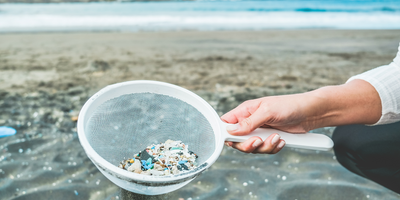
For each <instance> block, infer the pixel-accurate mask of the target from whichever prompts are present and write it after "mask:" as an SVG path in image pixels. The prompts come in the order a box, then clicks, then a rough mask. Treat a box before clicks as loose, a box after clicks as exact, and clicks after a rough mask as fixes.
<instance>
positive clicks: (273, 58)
mask: <svg viewBox="0 0 400 200" xmlns="http://www.w3.org/2000/svg"><path fill="white" fill-rule="evenodd" d="M399 36H400V30H389V31H388V30H384V31H383V30H269V31H220V32H219V31H213V32H197V31H186V32H137V33H107V32H105V33H35V34H28V33H26V34H0V111H1V113H0V126H2V125H7V126H12V127H15V128H17V130H18V133H17V135H15V136H11V137H8V138H0V149H1V150H2V151H1V152H0V189H1V190H2V192H1V193H0V199H11V198H13V199H51V198H57V199H71V198H73V199H89V198H91V199H117V196H118V198H119V199H122V198H124V199H129V198H131V199H138V198H139V197H138V196H137V195H135V194H131V193H128V192H126V191H123V190H121V191H120V190H119V189H118V187H116V186H115V185H114V184H112V183H111V182H109V181H108V180H107V179H105V178H104V177H103V176H102V175H101V174H100V173H99V172H98V171H97V169H96V168H95V167H94V166H93V164H92V163H91V162H90V161H89V159H88V158H87V157H86V155H85V153H84V152H83V150H82V148H81V147H80V144H79V141H78V139H77V137H76V129H75V122H73V121H72V120H71V118H70V117H74V116H76V115H77V114H78V111H79V110H80V108H81V106H82V105H83V103H84V102H85V101H86V99H87V98H88V97H89V96H90V95H92V94H93V93H94V92H96V91H97V90H99V89H100V88H102V87H104V86H106V85H108V84H112V83H117V82H122V81H128V80H140V79H149V80H158V81H165V82H169V83H173V84H177V85H179V86H182V87H185V88H187V89H190V90H192V91H194V92H196V93H198V94H199V95H200V96H202V97H203V98H204V99H206V100H207V101H208V102H209V103H210V104H211V105H212V106H214V108H215V109H216V110H217V111H218V113H219V114H222V113H224V112H227V111H228V110H230V109H232V108H233V107H235V106H237V105H238V104H239V103H240V102H242V101H244V100H247V99H251V98H257V97H261V96H266V95H277V94H290V93H297V92H305V91H309V90H313V89H316V88H319V87H322V86H325V85H331V84H342V83H344V82H345V81H346V80H347V79H348V78H349V77H350V76H352V75H355V74H358V73H360V72H363V71H366V70H368V69H372V68H374V67H377V66H380V65H384V64H388V63H390V62H391V61H392V59H393V58H394V56H395V54H396V52H397V47H398V43H399ZM318 131H320V132H324V131H325V133H327V134H330V133H331V131H332V129H321V130H318ZM21 151H22V152H21ZM283 177H285V178H283ZM266 180H268V181H266ZM244 182H246V183H247V184H248V185H249V186H243V183H244ZM3 191H4V192H3ZM180 197H182V198H185V199H188V198H189V197H191V198H193V199H196V197H199V199H213V198H214V199H215V198H217V199H249V198H255V199H295V198H298V199H319V200H320V199H355V198H358V199H384V197H385V198H389V199H393V198H399V196H398V195H397V194H394V193H393V192H391V191H389V190H387V189H385V188H383V187H381V186H379V185H377V184H375V183H373V182H370V181H368V180H365V179H363V178H361V177H358V176H356V175H354V174H352V173H350V172H348V171H347V170H345V169H344V168H342V167H341V166H340V165H339V164H338V163H337V161H336V160H335V159H334V158H333V152H309V151H292V150H290V149H286V150H283V151H282V152H280V153H279V154H278V155H274V156H268V155H263V156H261V155H245V154H242V153H240V152H236V151H234V150H232V149H224V151H223V154H222V155H221V157H220V158H219V160H218V161H217V162H216V163H215V164H214V165H213V166H212V167H211V168H210V169H209V170H207V172H206V173H204V174H203V175H201V176H200V177H199V178H197V179H196V180H195V181H194V182H193V183H191V184H189V185H188V186H186V187H184V188H182V189H180V190H178V191H176V192H172V193H170V194H167V195H162V196H157V197H153V198H152V199H178V198H180ZM141 198H142V199H150V198H149V197H143V196H142V197H141Z"/></svg>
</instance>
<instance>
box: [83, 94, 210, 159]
mask: <svg viewBox="0 0 400 200" xmlns="http://www.w3.org/2000/svg"><path fill="white" fill-rule="evenodd" d="M85 136H86V138H87V140H88V142H89V144H90V145H91V146H92V148H93V149H94V150H95V151H96V152H97V154H99V155H100V156H101V157H103V158H104V159H105V160H106V161H108V162H110V163H111V164H114V165H116V166H118V164H119V162H120V161H121V160H123V159H125V158H132V157H133V155H134V154H136V153H138V152H139V151H142V150H144V149H145V148H146V147H147V146H149V145H151V144H156V143H160V142H165V141H166V140H167V139H171V140H180V141H182V142H183V143H185V144H187V145H189V150H191V151H193V152H195V153H196V154H197V155H198V156H199V157H198V160H197V162H198V164H199V165H201V164H202V163H203V162H205V161H206V160H207V159H208V158H209V157H210V156H211V155H212V154H213V153H214V151H215V148H216V143H215V135H214V132H213V129H212V127H211V125H210V123H209V122H208V120H207V119H206V118H205V117H204V116H203V115H202V114H201V113H200V112H199V111H198V110H197V109H196V108H194V107H193V106H191V105H190V104H188V103H186V102H184V101H182V100H179V99H177V98H174V97H171V96H167V95H162V94H155V93H133V94H125V95H121V96H119V97H117V98H113V99H110V100H108V101H106V102H104V103H103V104H101V105H100V106H98V107H97V108H96V110H95V111H94V112H93V114H92V115H91V116H90V118H89V120H88V122H87V124H86V125H85Z"/></svg>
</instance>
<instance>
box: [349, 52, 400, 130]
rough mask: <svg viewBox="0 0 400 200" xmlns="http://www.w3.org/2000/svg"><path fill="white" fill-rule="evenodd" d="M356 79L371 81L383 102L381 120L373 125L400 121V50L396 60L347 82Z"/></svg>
mask: <svg viewBox="0 0 400 200" xmlns="http://www.w3.org/2000/svg"><path fill="white" fill-rule="evenodd" d="M399 51H400V47H399ZM396 63H397V64H396ZM354 79H361V80H364V81H367V82H369V83H370V84H371V85H372V86H373V87H375V89H376V91H378V93H379V97H380V99H381V103H382V115H381V118H380V119H379V121H378V122H376V123H375V124H372V126H373V125H381V124H389V123H394V122H398V121H400V52H399V53H398V54H397V57H396V58H395V59H394V62H392V63H390V64H389V65H384V66H381V67H378V68H375V69H372V70H369V71H367V72H364V73H362V74H359V75H356V76H353V77H351V78H350V79H349V80H348V81H347V82H350V81H352V80H354Z"/></svg>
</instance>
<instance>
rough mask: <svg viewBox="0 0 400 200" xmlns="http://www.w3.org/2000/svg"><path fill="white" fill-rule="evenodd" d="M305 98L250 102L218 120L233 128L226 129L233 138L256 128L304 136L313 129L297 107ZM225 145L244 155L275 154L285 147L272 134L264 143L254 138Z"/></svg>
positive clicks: (277, 137) (299, 107)
mask: <svg viewBox="0 0 400 200" xmlns="http://www.w3.org/2000/svg"><path fill="white" fill-rule="evenodd" d="M304 98H305V96H304V95H302V94H297V95H285V96H273V97H264V98H260V99H254V100H249V101H246V102H244V103H242V104H241V105H239V106H238V107H236V108H235V109H233V110H232V111H230V112H228V113H226V114H225V115H223V116H222V117H221V119H222V120H223V121H225V122H227V123H230V124H232V125H231V126H228V127H227V131H228V132H229V133H230V134H232V135H247V134H249V133H250V132H252V131H254V130H255V129H256V128H259V127H269V128H275V129H279V130H282V131H286V132H293V133H304V132H307V131H308V130H310V129H311V127H312V126H311V124H310V123H307V121H306V117H305V116H306V115H305V113H304V112H305V109H304V107H305V106H304V105H302V104H301V103H300V102H302V101H303V100H305V99H304ZM225 144H226V145H227V146H232V147H233V148H236V149H238V150H240V151H243V152H246V153H268V154H275V153H277V152H279V151H280V150H281V149H282V148H283V147H284V146H285V141H284V140H282V139H281V138H280V136H279V135H278V134H272V135H271V136H269V137H268V138H267V139H266V140H265V141H262V140H261V138H260V137H257V136H255V137H252V138H250V139H248V140H246V141H245V142H240V143H235V142H226V143H225Z"/></svg>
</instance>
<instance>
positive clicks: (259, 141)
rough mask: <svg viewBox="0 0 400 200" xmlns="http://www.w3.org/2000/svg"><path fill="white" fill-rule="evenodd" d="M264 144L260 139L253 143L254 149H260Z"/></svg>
mask: <svg viewBox="0 0 400 200" xmlns="http://www.w3.org/2000/svg"><path fill="white" fill-rule="evenodd" d="M262 143H263V141H261V140H260V139H257V140H256V141H254V142H253V147H258V146H260V145H261V144H262Z"/></svg>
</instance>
